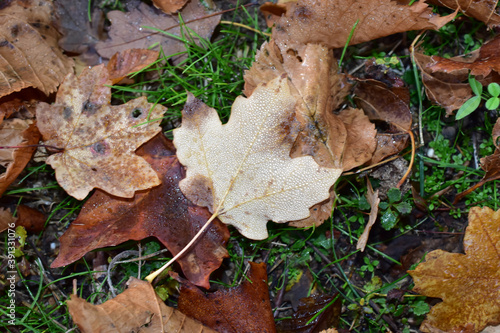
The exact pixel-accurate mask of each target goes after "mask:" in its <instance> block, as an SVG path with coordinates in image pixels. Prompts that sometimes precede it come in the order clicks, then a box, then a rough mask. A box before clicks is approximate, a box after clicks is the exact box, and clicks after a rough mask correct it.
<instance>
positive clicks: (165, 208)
mask: <svg viewBox="0 0 500 333" xmlns="http://www.w3.org/2000/svg"><path fill="white" fill-rule="evenodd" d="M137 154H138V155H139V156H142V157H144V159H145V160H146V161H147V162H148V163H150V164H151V167H152V168H153V169H154V170H155V171H156V172H157V173H158V175H159V176H160V178H161V181H162V183H161V185H160V186H157V187H155V188H153V189H151V190H146V191H140V192H137V193H136V194H135V196H134V197H133V198H131V199H123V198H117V197H113V196H111V195H109V194H106V193H104V192H102V191H99V190H97V191H96V193H95V194H94V195H93V196H92V197H91V198H90V199H89V200H88V201H87V202H86V203H85V205H84V206H83V208H82V211H81V212H80V214H79V215H78V217H77V219H76V220H75V221H73V223H72V224H71V226H70V227H69V229H68V230H67V231H66V232H65V233H64V235H62V236H61V238H60V241H61V250H60V252H59V256H58V257H57V258H56V260H55V261H54V262H53V263H52V265H51V267H60V266H65V265H68V264H70V263H72V262H73V261H75V260H78V259H80V258H81V257H83V256H84V255H85V254H86V253H87V252H89V251H91V250H94V249H97V248H101V247H107V246H114V245H118V244H120V243H123V242H125V241H127V240H129V239H133V240H141V239H144V238H146V237H150V236H154V237H156V238H157V239H158V240H160V241H161V242H162V244H163V245H165V247H166V248H167V249H168V250H169V251H170V252H171V253H172V254H173V255H176V254H177V253H179V252H180V251H181V250H182V249H183V248H184V246H185V245H186V244H187V243H189V241H190V240H191V239H192V238H193V236H194V235H195V234H196V232H197V231H198V230H199V229H200V228H201V227H202V226H203V225H204V224H205V222H206V221H207V220H208V218H209V217H210V215H211V214H210V213H209V212H208V210H207V209H206V208H202V207H198V206H195V205H193V204H192V203H191V202H190V201H188V200H187V199H186V197H184V195H183V194H182V192H181V191H180V190H179V186H178V184H179V181H180V180H181V179H182V178H183V177H184V169H183V168H182V166H181V165H180V164H179V162H178V161H177V158H176V156H175V149H174V148H173V145H172V143H171V142H170V141H167V139H166V138H165V137H164V136H163V134H158V135H157V136H156V137H155V138H154V139H152V140H151V141H149V142H148V143H146V144H145V145H143V146H142V147H141V148H139V150H138V151H137ZM228 239H229V231H228V229H227V227H226V226H225V225H224V224H222V223H221V222H219V221H218V220H216V221H214V222H213V223H212V225H211V226H210V227H209V229H208V230H207V231H206V232H205V233H204V234H203V236H202V237H201V238H200V239H199V240H198V242H196V244H195V245H194V246H193V247H191V248H190V250H189V251H188V252H186V254H185V255H184V256H182V257H181V258H179V260H178V262H179V264H180V265H181V268H182V271H183V272H184V274H185V275H186V277H187V278H188V279H189V280H190V281H191V282H192V283H194V284H196V285H198V286H202V287H204V288H209V287H210V285H209V282H208V278H209V276H210V273H212V272H213V271H214V270H215V269H217V268H218V267H219V266H220V264H221V262H222V259H223V258H224V257H227V251H226V249H225V247H224V246H225V244H226V242H227V240H228Z"/></svg>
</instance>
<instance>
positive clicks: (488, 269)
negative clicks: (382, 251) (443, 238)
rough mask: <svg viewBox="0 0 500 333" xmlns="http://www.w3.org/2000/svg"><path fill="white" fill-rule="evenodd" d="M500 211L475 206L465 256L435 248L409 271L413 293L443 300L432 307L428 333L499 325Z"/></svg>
mask: <svg viewBox="0 0 500 333" xmlns="http://www.w3.org/2000/svg"><path fill="white" fill-rule="evenodd" d="M499 226H500V210H499V211H496V212H494V211H493V210H491V209H490V208H487V207H485V208H479V207H473V208H471V210H470V211H469V226H468V227H467V230H466V232H465V237H464V250H465V254H461V253H449V252H445V251H442V250H435V251H432V252H430V253H429V254H427V256H426V260H425V262H423V263H421V264H420V265H418V266H417V268H416V269H415V270H413V271H409V272H408V273H409V274H410V275H411V276H412V277H413V280H414V281H415V288H414V291H415V292H418V293H421V294H423V295H426V296H429V297H439V298H441V299H442V300H443V302H441V303H439V304H437V305H435V306H434V307H432V309H431V311H430V312H429V314H428V315H427V318H426V319H425V321H424V322H423V323H422V326H421V327H420V329H421V330H422V331H423V332H435V331H436V329H439V330H443V331H446V332H448V331H451V330H457V331H459V330H460V329H461V328H464V327H466V326H469V327H473V331H474V332H480V331H481V330H482V329H483V328H484V327H485V326H487V325H496V324H499V323H500V301H499V288H500V260H499V257H498V253H499V252H500V229H499Z"/></svg>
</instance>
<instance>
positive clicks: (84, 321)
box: [66, 278, 217, 333]
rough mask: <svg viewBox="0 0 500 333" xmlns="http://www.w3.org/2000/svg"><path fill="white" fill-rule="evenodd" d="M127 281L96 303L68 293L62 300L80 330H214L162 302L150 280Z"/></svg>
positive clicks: (185, 332) (102, 332) (155, 332)
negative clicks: (117, 292)
mask: <svg viewBox="0 0 500 333" xmlns="http://www.w3.org/2000/svg"><path fill="white" fill-rule="evenodd" d="M127 285H128V289H127V290H125V291H124V292H123V293H121V294H120V295H118V296H116V297H115V298H113V299H110V300H108V301H106V302H104V303H103V304H100V305H92V304H90V303H87V302H86V301H85V300H84V299H82V298H80V297H78V296H76V295H71V299H69V300H68V301H67V302H66V303H67V305H68V309H69V313H70V314H71V317H72V318H73V321H74V322H75V324H76V325H77V326H78V328H79V329H80V331H82V333H94V332H100V333H114V332H141V333H158V332H178V333H193V332H199V333H217V332H216V331H214V330H212V329H210V328H207V327H205V326H203V325H202V324H201V323H200V322H198V321H196V320H194V319H191V318H188V317H186V315H185V314H183V313H182V312H180V311H179V310H176V309H174V308H171V307H168V306H166V305H165V303H164V302H163V301H162V300H161V299H160V298H159V297H158V295H156V293H155V291H154V289H153V287H152V285H151V284H150V283H147V282H145V281H141V280H138V279H136V278H130V280H129V281H128V282H127Z"/></svg>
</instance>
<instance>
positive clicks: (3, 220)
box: [0, 207, 17, 232]
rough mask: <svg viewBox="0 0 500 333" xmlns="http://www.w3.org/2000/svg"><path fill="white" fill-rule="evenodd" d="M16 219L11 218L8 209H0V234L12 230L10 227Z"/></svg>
mask: <svg viewBox="0 0 500 333" xmlns="http://www.w3.org/2000/svg"><path fill="white" fill-rule="evenodd" d="M16 220H17V219H16V218H15V217H14V216H12V213H11V212H10V209H8V208H4V207H0V232H4V231H5V230H7V229H9V228H11V229H13V228H12V226H14V225H15V223H16Z"/></svg>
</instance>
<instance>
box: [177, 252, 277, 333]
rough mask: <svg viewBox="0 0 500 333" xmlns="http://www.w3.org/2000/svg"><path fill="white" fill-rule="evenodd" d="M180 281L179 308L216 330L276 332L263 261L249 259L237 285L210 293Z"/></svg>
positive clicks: (235, 332) (237, 332) (236, 332)
mask: <svg viewBox="0 0 500 333" xmlns="http://www.w3.org/2000/svg"><path fill="white" fill-rule="evenodd" d="M180 282H181V290H180V295H179V301H178V306H179V310H180V311H182V312H183V313H185V314H186V315H188V316H189V317H191V318H195V319H197V320H199V321H200V322H202V323H203V324H204V325H206V326H208V327H210V328H212V329H214V330H216V331H217V332H227V333H229V332H232V333H239V332H263V333H272V332H276V329H275V326H274V317H273V312H272V309H271V302H270V301H269V291H268V286H267V273H266V264H264V263H261V264H256V263H253V262H250V271H249V272H248V274H247V279H244V280H243V282H242V283H241V285H239V286H238V287H234V288H230V289H227V290H219V291H216V292H215V293H211V294H204V293H203V292H202V291H201V290H199V289H198V288H196V287H195V286H193V285H192V284H190V283H187V282H183V281H180Z"/></svg>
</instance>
